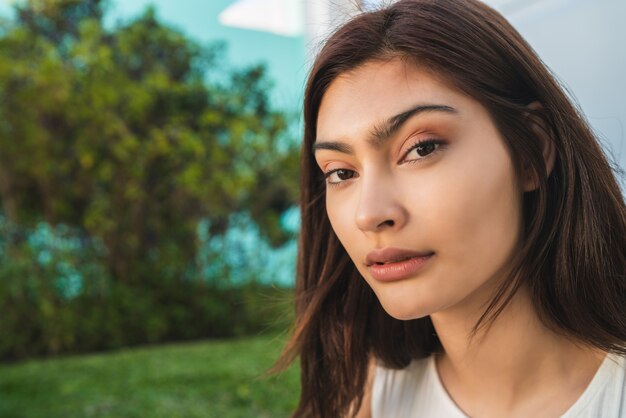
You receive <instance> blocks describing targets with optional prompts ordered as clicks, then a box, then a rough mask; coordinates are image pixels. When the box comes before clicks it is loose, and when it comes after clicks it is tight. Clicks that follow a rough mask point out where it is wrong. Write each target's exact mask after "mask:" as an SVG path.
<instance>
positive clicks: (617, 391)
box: [372, 354, 626, 418]
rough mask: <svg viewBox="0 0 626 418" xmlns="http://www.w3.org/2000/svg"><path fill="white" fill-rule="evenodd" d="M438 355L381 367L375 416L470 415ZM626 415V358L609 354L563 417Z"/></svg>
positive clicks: (615, 417) (437, 417)
mask: <svg viewBox="0 0 626 418" xmlns="http://www.w3.org/2000/svg"><path fill="white" fill-rule="evenodd" d="M434 359H435V357H434V356H430V357H427V358H425V359H422V360H415V361H413V362H412V363H411V364H410V365H409V366H407V367H406V368H404V369H402V370H393V369H386V368H383V367H377V368H376V373H375V376H374V383H373V387H372V418H405V417H410V418H443V417H445V418H469V417H468V416H467V415H466V414H465V413H464V412H463V411H461V409H460V408H459V407H458V406H457V405H456V404H455V403H454V401H453V400H452V399H451V398H450V396H449V395H448V393H447V392H446V390H445V388H444V387H443V385H442V383H441V380H439V375H438V374H437V368H436V366H435V360H434ZM600 417H601V418H626V357H621V356H618V355H616V354H609V355H607V356H606V358H605V359H604V361H603V362H602V364H601V365H600V368H599V369H598V371H597V372H596V374H595V376H594V377H593V379H592V380H591V383H589V386H587V388H586V389H585V391H584V392H583V394H582V395H581V396H580V398H578V400H577V401H576V402H575V403H574V405H572V406H571V407H570V408H569V409H568V410H567V412H565V414H563V415H561V418H600Z"/></svg>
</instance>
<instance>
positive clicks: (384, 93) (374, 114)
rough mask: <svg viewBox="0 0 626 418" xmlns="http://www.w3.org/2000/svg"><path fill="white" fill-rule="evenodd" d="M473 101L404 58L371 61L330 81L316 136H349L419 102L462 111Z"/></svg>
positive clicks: (440, 78) (320, 109)
mask: <svg viewBox="0 0 626 418" xmlns="http://www.w3.org/2000/svg"><path fill="white" fill-rule="evenodd" d="M472 101H473V100H472V99H470V98H469V97H467V96H465V95H464V94H463V93H461V92H460V91H458V90H457V89H455V88H454V87H452V85H451V84H450V83H448V82H446V81H444V79H443V78H442V77H437V76H436V75H435V74H433V73H432V72H431V71H427V70H426V69H422V68H419V67H417V66H416V65H414V64H411V63H408V62H406V61H404V60H401V59H393V60H389V61H370V62H367V63H365V64H363V65H361V66H359V67H357V68H356V69H354V70H352V71H349V72H345V73H343V74H341V75H339V76H338V77H337V78H336V79H335V80H334V81H333V82H332V83H331V84H330V86H329V87H328V89H327V90H326V93H325V94H324V96H323V98H322V102H321V104H320V108H319V112H318V118H317V136H318V137H324V138H326V137H333V138H336V137H338V136H339V137H341V136H350V132H349V131H352V132H359V131H363V130H364V129H368V127H370V126H371V125H372V123H378V122H380V121H383V120H386V119H387V118H389V117H390V116H393V115H395V114H397V113H399V112H402V111H405V110H406V109H407V108H410V107H412V106H415V105H418V104H440V105H448V106H451V107H455V108H457V109H460V110H462V109H463V108H464V107H467V106H468V105H470V104H471V102H472Z"/></svg>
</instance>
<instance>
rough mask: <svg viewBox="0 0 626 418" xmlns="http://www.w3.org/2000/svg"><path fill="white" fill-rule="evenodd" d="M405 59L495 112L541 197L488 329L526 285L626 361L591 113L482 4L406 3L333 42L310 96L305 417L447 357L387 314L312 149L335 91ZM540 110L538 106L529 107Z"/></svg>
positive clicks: (422, 330) (302, 278)
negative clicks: (398, 371) (333, 211)
mask: <svg viewBox="0 0 626 418" xmlns="http://www.w3.org/2000/svg"><path fill="white" fill-rule="evenodd" d="M391 58H401V59H404V60H407V61H409V62H410V63H412V64H414V65H417V66H420V67H421V68H424V69H428V70H429V71H431V72H433V73H435V74H437V75H440V76H442V77H444V78H445V79H446V80H448V81H449V82H450V83H451V84H452V85H453V86H454V87H456V88H457V89H459V90H460V91H462V92H464V93H466V94H467V95H469V96H470V97H473V98H474V99H475V100H477V101H478V102H479V103H480V104H481V105H483V106H484V107H485V108H486V109H487V110H488V112H489V113H490V115H491V117H492V119H493V121H494V123H495V125H496V127H497V128H498V129H499V131H500V133H501V134H502V136H503V138H505V141H506V143H507V146H508V147H509V149H510V151H511V155H512V156H514V159H515V161H514V163H515V165H516V168H517V170H518V173H519V170H520V167H521V166H522V165H524V166H525V167H528V166H530V167H531V170H533V172H534V173H535V175H536V177H537V179H538V184H539V186H538V188H537V189H536V190H534V191H532V192H528V193H526V194H525V195H524V202H523V222H524V225H523V237H522V243H521V250H520V251H519V253H518V257H517V258H516V259H515V260H514V264H513V266H514V269H513V273H512V274H511V279H510V280H508V281H506V283H505V284H504V286H503V287H502V288H501V289H499V291H498V292H497V293H496V294H495V295H494V298H493V300H492V302H491V304H490V305H489V306H488V307H487V309H486V310H485V312H484V314H483V316H482V317H481V319H480V321H479V322H478V323H477V324H476V329H478V327H479V326H482V325H485V324H489V323H490V322H491V321H493V320H494V319H495V318H496V317H497V315H498V314H499V313H500V312H501V311H502V309H503V308H504V307H505V306H506V304H507V303H508V302H509V300H510V298H511V297H512V296H513V295H514V294H515V292H516V291H517V290H518V288H519V287H520V285H522V283H523V284H524V285H525V286H527V287H528V289H529V290H530V295H531V297H532V300H533V303H534V306H535V308H536V310H537V312H538V314H539V316H540V318H541V319H542V321H543V322H544V324H545V325H546V326H548V327H550V328H551V329H553V330H556V331H557V332H560V333H562V334H564V335H566V336H568V337H571V338H572V339H574V340H576V341H580V342H583V343H585V344H589V345H591V346H594V347H597V348H600V349H603V350H605V351H615V352H621V353H624V352H626V349H625V348H624V342H625V341H626V275H625V271H624V267H625V265H626V209H625V206H624V200H623V196H622V194H621V192H620V190H619V186H618V184H617V182H616V179H615V177H614V175H613V173H612V171H611V168H610V165H609V163H608V161H607V159H606V157H605V156H604V154H603V152H602V150H601V148H600V147H599V145H598V143H597V141H596V139H595V137H594V135H593V133H592V132H591V130H590V128H589V126H588V125H587V123H586V122H585V120H584V118H583V116H582V115H581V114H580V113H579V112H578V111H577V109H576V108H575V107H574V106H573V105H572V104H571V103H570V101H569V100H568V98H567V97H566V95H565V94H564V93H563V90H562V89H561V88H560V87H559V85H558V83H557V82H556V81H555V79H554V78H553V77H552V76H551V74H550V72H549V71H548V70H547V69H546V67H545V66H544V65H543V64H542V62H541V61H540V59H539V58H538V57H537V55H536V54H535V53H534V51H533V50H532V49H531V47H530V46H529V45H528V44H527V43H526V42H525V41H524V39H523V38H522V37H521V36H520V35H519V34H518V32H517V31H516V30H515V29H514V28H513V27H512V26H511V25H510V24H509V23H508V22H507V21H506V20H505V19H504V18H503V17H502V16H501V15H500V14H499V13H497V12H496V11H494V10H493V9H491V8H489V7H488V6H486V5H484V4H482V3H480V2H478V1H475V0H401V1H399V2H397V3H395V4H393V5H391V6H389V7H387V8H384V9H382V10H378V11H373V12H367V13H363V14H360V15H358V16H356V17H355V18H353V19H352V20H351V21H349V22H348V23H346V24H345V25H344V26H343V27H341V28H339V29H338V30H337V31H336V32H335V33H334V34H333V35H332V36H331V37H330V38H329V39H328V40H327V42H326V43H325V45H324V47H323V48H322V50H321V52H320V53H319V55H318V57H317V59H316V61H315V63H314V65H313V68H312V70H311V73H310V76H309V79H308V84H307V87H306V93H305V99H304V143H303V145H302V156H301V170H302V173H301V174H302V190H301V216H302V228H301V233H300V243H299V255H298V277H297V284H296V315H297V320H296V325H295V328H294V333H293V336H292V338H291V340H290V341H289V343H288V345H287V347H286V349H285V354H284V355H283V357H282V359H281V361H280V362H279V364H282V365H285V364H288V363H289V362H291V361H292V360H293V359H294V358H295V357H297V356H299V357H300V362H301V382H302V392H301V398H300V404H299V406H298V409H297V410H296V412H295V416H297V417H305V416H306V417H308V416H315V417H339V416H345V415H346V414H348V411H349V409H350V406H351V405H352V406H355V407H356V409H358V407H359V406H360V404H361V402H362V398H363V390H364V385H365V381H366V377H367V367H368V362H369V360H370V359H371V358H376V359H377V360H378V361H380V362H382V363H384V364H385V365H387V366H389V367H394V368H403V367H406V366H407V365H408V364H409V362H410V361H411V360H412V359H416V358H420V357H424V356H427V355H429V354H430V353H432V352H434V351H437V350H439V349H440V348H441V346H440V343H439V341H438V339H437V337H436V334H435V331H434V328H433V325H432V322H431V321H430V318H429V317H425V318H420V319H415V320H410V321H400V320H396V319H393V318H392V317H390V316H389V315H388V314H386V313H385V312H384V310H383V309H382V307H381V305H380V304H379V302H378V301H377V299H376V297H375V295H374V294H373V292H372V290H371V289H370V288H369V286H368V285H367V284H366V282H365V281H364V280H363V279H362V278H361V276H360V275H359V273H358V271H357V270H356V267H355V266H354V264H353V263H352V261H351V260H350V258H349V257H348V255H347V253H346V251H345V250H344V248H343V247H342V245H341V244H340V242H339V241H338V239H337V236H336V235H335V233H334V232H333V230H332V228H331V225H330V223H329V220H328V217H327V215H326V210H325V199H324V198H325V188H326V186H325V183H324V179H323V176H322V173H321V171H320V170H319V169H318V168H317V166H316V163H315V160H314V157H313V153H312V151H311V147H312V145H313V143H314V142H315V139H316V124H317V113H318V110H319V106H320V103H321V100H322V97H323V95H324V94H325V92H326V90H327V88H328V86H329V85H330V84H331V83H332V82H333V80H334V79H335V78H336V77H337V76H338V75H340V74H342V73H344V72H346V71H350V70H353V69H355V68H356V67H358V66H360V65H362V64H364V63H365V62H366V61H371V60H378V59H391ZM533 102H538V103H540V104H541V106H540V107H538V108H535V107H528V105H529V104H530V103H533ZM529 114H531V115H532V117H534V118H539V119H540V120H541V123H540V124H541V126H543V127H545V129H546V130H547V131H548V133H549V137H550V138H551V140H552V141H553V142H554V147H555V149H556V161H555V165H554V168H553V170H552V171H551V172H550V173H549V175H548V173H547V172H546V168H545V163H544V159H543V155H542V147H541V143H540V140H539V138H538V137H537V134H536V132H533V129H532V128H531V126H530V125H531V124H530V123H529V119H528V118H529Z"/></svg>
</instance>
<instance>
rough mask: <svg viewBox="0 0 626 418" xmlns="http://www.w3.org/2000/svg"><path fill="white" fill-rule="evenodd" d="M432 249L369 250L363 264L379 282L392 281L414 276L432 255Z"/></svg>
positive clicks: (427, 262)
mask: <svg viewBox="0 0 626 418" xmlns="http://www.w3.org/2000/svg"><path fill="white" fill-rule="evenodd" d="M434 254H435V253H434V252H433V251H412V250H404V249H399V248H385V249H382V250H375V251H372V252H370V253H369V254H368V255H367V257H366V259H365V264H366V265H367V269H368V271H369V273H370V274H371V276H372V277H373V278H374V279H376V280H378V281H380V282H393V281H397V280H404V279H408V278H411V277H415V276H416V275H417V274H419V272H420V271H421V270H422V269H424V268H425V266H426V265H427V264H429V261H430V260H431V258H432V257H433V256H434Z"/></svg>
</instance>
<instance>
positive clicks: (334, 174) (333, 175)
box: [325, 168, 356, 185]
mask: <svg viewBox="0 0 626 418" xmlns="http://www.w3.org/2000/svg"><path fill="white" fill-rule="evenodd" d="M325 177H326V182H327V183H328V184H331V185H336V184H339V183H343V182H344V181H346V180H350V179H351V178H354V177H356V172H354V171H352V170H346V169H343V168H339V169H337V170H332V171H329V172H328V173H326V174H325Z"/></svg>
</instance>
